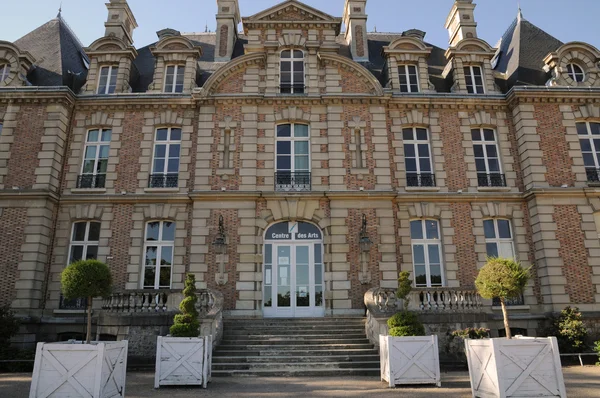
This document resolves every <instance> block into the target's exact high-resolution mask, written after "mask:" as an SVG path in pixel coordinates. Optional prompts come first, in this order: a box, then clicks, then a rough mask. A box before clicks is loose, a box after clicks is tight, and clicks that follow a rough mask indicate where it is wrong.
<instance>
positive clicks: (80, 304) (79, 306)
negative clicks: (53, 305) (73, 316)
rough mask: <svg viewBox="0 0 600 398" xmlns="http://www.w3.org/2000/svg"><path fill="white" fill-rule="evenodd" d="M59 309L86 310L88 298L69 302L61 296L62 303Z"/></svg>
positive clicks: (60, 302) (59, 304)
mask: <svg viewBox="0 0 600 398" xmlns="http://www.w3.org/2000/svg"><path fill="white" fill-rule="evenodd" d="M58 308H59V309H61V310H86V309H87V298H76V299H72V300H67V299H66V298H64V297H63V295H62V294H61V295H60V301H59V303H58Z"/></svg>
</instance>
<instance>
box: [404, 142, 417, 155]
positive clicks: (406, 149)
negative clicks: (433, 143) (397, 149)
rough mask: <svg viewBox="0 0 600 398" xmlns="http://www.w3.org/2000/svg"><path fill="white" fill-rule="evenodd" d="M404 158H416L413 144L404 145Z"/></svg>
mask: <svg viewBox="0 0 600 398" xmlns="http://www.w3.org/2000/svg"><path fill="white" fill-rule="evenodd" d="M404 156H406V157H407V158H414V157H415V156H416V153H415V146H414V145H413V144H404Z"/></svg>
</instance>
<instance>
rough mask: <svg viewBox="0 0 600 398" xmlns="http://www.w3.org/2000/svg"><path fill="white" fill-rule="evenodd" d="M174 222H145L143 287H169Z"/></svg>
mask: <svg viewBox="0 0 600 398" xmlns="http://www.w3.org/2000/svg"><path fill="white" fill-rule="evenodd" d="M174 248H175V223H174V222H171V221H153V222H149V223H148V224H146V239H145V244H144V278H143V281H144V289H170V288H171V269H172V268H173V250H174Z"/></svg>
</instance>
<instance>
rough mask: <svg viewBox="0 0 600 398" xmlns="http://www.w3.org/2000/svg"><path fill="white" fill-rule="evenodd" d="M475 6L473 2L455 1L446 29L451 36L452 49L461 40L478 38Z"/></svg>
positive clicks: (470, 0)
mask: <svg viewBox="0 0 600 398" xmlns="http://www.w3.org/2000/svg"><path fill="white" fill-rule="evenodd" d="M475 6H476V4H473V0H455V2H454V5H453V6H452V10H451V11H450V15H448V19H447V20H446V29H448V34H449V35H450V47H455V46H456V45H457V44H458V43H459V42H460V41H461V40H464V39H471V38H477V22H475V13H474V11H475Z"/></svg>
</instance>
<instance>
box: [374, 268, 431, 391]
mask: <svg viewBox="0 0 600 398" xmlns="http://www.w3.org/2000/svg"><path fill="white" fill-rule="evenodd" d="M411 290H412V281H411V280H410V274H409V273H408V272H406V271H403V272H400V275H399V278H398V290H397V291H396V297H398V298H399V299H401V300H402V307H403V308H402V310H401V311H399V312H397V313H396V314H394V315H393V316H392V317H391V318H390V319H388V321H387V324H388V329H389V336H379V355H380V358H381V380H383V381H386V382H388V383H389V385H390V387H394V386H396V385H401V384H436V385H437V386H438V387H439V386H441V383H440V361H439V353H438V339H437V336H436V335H433V336H426V335H425V327H424V326H423V324H422V323H421V322H420V321H419V318H418V316H417V315H416V314H415V313H412V312H410V311H408V304H409V299H408V295H409V294H410V291H411Z"/></svg>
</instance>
